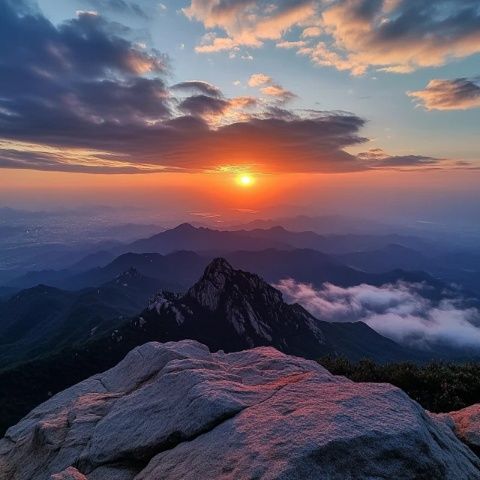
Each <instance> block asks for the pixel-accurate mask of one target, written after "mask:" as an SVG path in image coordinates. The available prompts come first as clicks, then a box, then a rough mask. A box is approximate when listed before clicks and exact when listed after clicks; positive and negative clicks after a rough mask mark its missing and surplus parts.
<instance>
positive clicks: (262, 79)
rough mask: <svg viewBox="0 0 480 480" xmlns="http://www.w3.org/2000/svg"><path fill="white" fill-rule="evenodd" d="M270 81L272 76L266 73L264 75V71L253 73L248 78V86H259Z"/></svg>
mask: <svg viewBox="0 0 480 480" xmlns="http://www.w3.org/2000/svg"><path fill="white" fill-rule="evenodd" d="M272 82H273V80H272V78H271V77H269V76H268V75H265V74H264V73H255V74H253V75H252V76H251V77H250V78H249V79H248V85H249V86H250V87H261V86H262V85H266V84H269V83H272Z"/></svg>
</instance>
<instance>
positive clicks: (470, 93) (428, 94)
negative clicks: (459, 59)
mask: <svg viewBox="0 0 480 480" xmlns="http://www.w3.org/2000/svg"><path fill="white" fill-rule="evenodd" d="M408 95H409V96H410V97H412V98H414V99H415V100H417V101H418V104H419V105H421V106H423V107H424V108H425V109H427V110H469V109H472V108H480V79H478V78H474V79H468V78H456V79H454V80H431V81H430V82H429V83H428V85H427V86H426V88H425V89H424V90H417V91H415V92H408Z"/></svg>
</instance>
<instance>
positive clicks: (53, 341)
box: [0, 269, 163, 369]
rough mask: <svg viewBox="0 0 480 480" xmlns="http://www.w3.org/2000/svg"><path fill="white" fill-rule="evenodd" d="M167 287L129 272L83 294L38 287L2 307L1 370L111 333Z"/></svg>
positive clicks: (10, 299) (134, 271) (0, 318)
mask: <svg viewBox="0 0 480 480" xmlns="http://www.w3.org/2000/svg"><path fill="white" fill-rule="evenodd" d="M162 287H163V284H162V283H160V282H159V281H158V280H156V279H151V278H148V277H145V276H143V275H141V274H140V273H138V272H137V271H136V270H135V269H130V270H128V271H126V272H124V273H123V274H121V275H119V276H118V277H116V278H115V279H114V280H112V281H110V282H107V283H105V284H103V285H101V286H100V287H98V288H87V289H83V290H80V291H78V292H72V291H66V290H60V289H58V288H53V287H49V286H45V285H38V286H37V287H33V288H30V289H27V290H23V291H21V292H19V293H17V294H15V295H13V296H12V297H10V298H9V299H8V300H6V301H4V302H3V303H0V369H1V368H6V367H11V366H12V365H14V364H16V363H18V362H25V361H29V360H32V359H34V358H36V357H39V356H44V355H51V354H52V353H54V352H57V351H60V350H61V349H62V348H65V347H67V346H68V347H71V346H73V345H76V344H82V342H85V341H87V340H89V339H90V338H92V337H94V336H96V335H101V334H103V333H105V332H110V331H111V330H112V329H113V328H115V327H116V326H118V325H119V324H121V323H123V321H124V318H125V317H127V316H130V315H133V314H135V313H137V312H138V311H139V310H141V309H143V308H144V305H145V304H146V303H147V302H148V299H149V298H150V297H151V296H152V295H153V294H154V293H155V292H156V291H157V290H158V289H159V288H162Z"/></svg>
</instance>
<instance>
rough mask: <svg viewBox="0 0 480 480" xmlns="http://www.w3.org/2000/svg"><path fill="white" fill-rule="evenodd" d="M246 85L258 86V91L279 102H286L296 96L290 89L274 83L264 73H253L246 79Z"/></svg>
mask: <svg viewBox="0 0 480 480" xmlns="http://www.w3.org/2000/svg"><path fill="white" fill-rule="evenodd" d="M248 86H250V87H253V88H256V87H257V88H258V87H260V91H261V92H262V93H263V94H264V95H267V96H268V97H274V98H275V99H276V100H277V101H278V102H280V103H286V102H288V101H290V100H292V99H294V98H295V97H296V95H295V94H294V93H292V92H291V91H290V90H287V89H285V88H283V87H282V86H281V85H279V84H278V83H275V82H274V81H273V79H272V78H271V77H269V76H268V75H265V74H264V73H255V74H253V75H252V76H251V77H250V78H249V80H248Z"/></svg>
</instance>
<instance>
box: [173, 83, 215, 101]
mask: <svg viewBox="0 0 480 480" xmlns="http://www.w3.org/2000/svg"><path fill="white" fill-rule="evenodd" d="M171 88H172V90H180V91H186V92H192V91H193V92H195V93H200V94H203V95H209V96H211V97H217V98H220V97H222V92H221V90H220V89H219V88H218V87H216V86H215V85H212V84H211V83H208V82H203V81H200V80H192V81H189V82H180V83H176V84H175V85H173V86H172V87H171Z"/></svg>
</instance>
